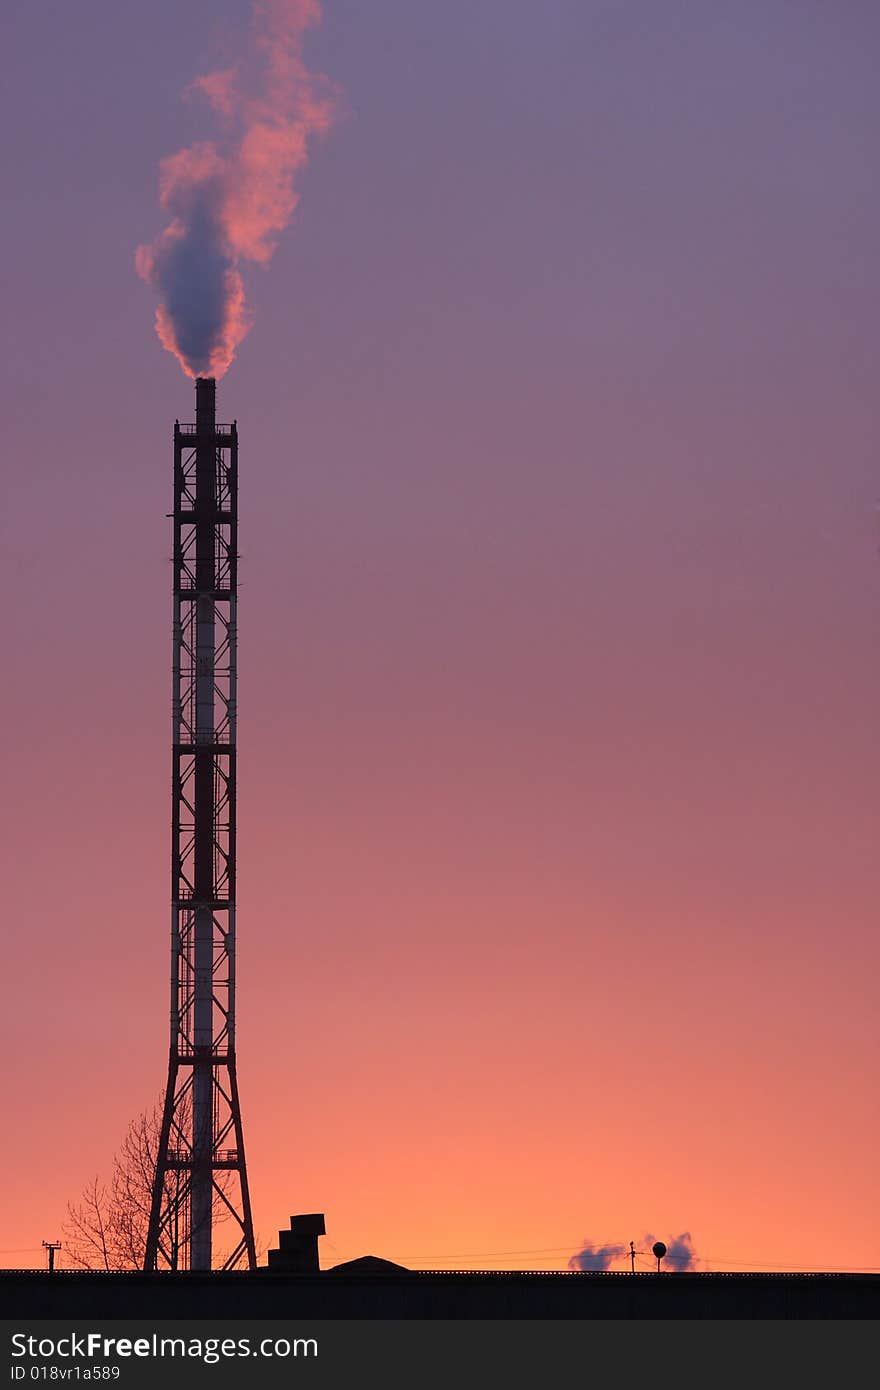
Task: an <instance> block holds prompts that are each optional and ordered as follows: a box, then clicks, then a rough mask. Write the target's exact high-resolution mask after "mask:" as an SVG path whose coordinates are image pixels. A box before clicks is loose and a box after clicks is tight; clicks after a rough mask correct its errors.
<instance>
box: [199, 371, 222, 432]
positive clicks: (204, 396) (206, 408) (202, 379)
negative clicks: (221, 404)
mask: <svg viewBox="0 0 880 1390" xmlns="http://www.w3.org/2000/svg"><path fill="white" fill-rule="evenodd" d="M216 401H217V383H216V381H215V380H214V378H213V377H212V376H197V377H196V429H197V430H198V432H199V434H201V433H202V432H203V431H204V432H205V433H207V434H213V433H214V423H215V415H216Z"/></svg>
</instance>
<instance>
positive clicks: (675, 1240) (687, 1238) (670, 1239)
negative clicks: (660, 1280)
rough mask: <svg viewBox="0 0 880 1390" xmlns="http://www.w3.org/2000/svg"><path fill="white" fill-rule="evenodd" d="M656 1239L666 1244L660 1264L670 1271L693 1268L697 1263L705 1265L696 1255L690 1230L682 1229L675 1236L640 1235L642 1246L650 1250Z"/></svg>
mask: <svg viewBox="0 0 880 1390" xmlns="http://www.w3.org/2000/svg"><path fill="white" fill-rule="evenodd" d="M658 1239H659V1240H662V1241H663V1244H664V1245H665V1246H666V1254H665V1255H664V1256H663V1260H662V1264H663V1265H664V1266H665V1267H666V1268H667V1269H668V1270H669V1271H671V1272H672V1273H675V1274H681V1273H683V1272H684V1271H685V1270H695V1269H696V1268H697V1265H698V1264H703V1265H705V1261H704V1260H700V1259H699V1258H698V1256H697V1253H696V1251H695V1249H694V1242H693V1237H692V1236H691V1233H690V1231H682V1232H681V1234H680V1235H677V1236H659V1237H658V1236H652V1235H645V1236H643V1237H642V1248H643V1249H645V1250H650V1249H651V1247H652V1245H654V1243H655V1242H656V1241H657V1240H658Z"/></svg>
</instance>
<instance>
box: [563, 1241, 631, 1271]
mask: <svg viewBox="0 0 880 1390" xmlns="http://www.w3.org/2000/svg"><path fill="white" fill-rule="evenodd" d="M625 1253H626V1252H625V1247H624V1246H622V1245H594V1244H593V1242H592V1241H590V1240H587V1239H586V1238H584V1240H583V1242H582V1248H581V1249H580V1250H578V1252H577V1254H576V1255H572V1257H571V1259H570V1260H569V1262H568V1267H569V1269H580V1270H602V1269H610V1267H611V1265H612V1263H613V1262H614V1261H615V1260H619V1259H620V1258H621V1257H622V1256H623V1255H624V1254H625Z"/></svg>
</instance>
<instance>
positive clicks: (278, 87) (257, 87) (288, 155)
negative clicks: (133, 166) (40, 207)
mask: <svg viewBox="0 0 880 1390" xmlns="http://www.w3.org/2000/svg"><path fill="white" fill-rule="evenodd" d="M320 18H321V6H320V4H319V3H318V0H256V3H255V4H254V10H253V19H252V24H251V29H250V33H249V37H248V42H247V44H245V45H244V48H243V55H242V57H241V59H240V60H239V61H238V62H236V63H235V64H234V65H233V66H231V67H227V68H223V69H219V70H218V71H216V72H211V73H208V74H205V75H204V76H202V77H199V78H197V79H196V81H195V82H194V83H193V89H194V90H195V91H197V92H198V93H200V94H201V95H202V96H203V97H204V98H205V99H206V100H207V101H208V102H209V104H210V106H211V108H212V109H213V111H214V112H215V114H216V117H217V119H218V122H219V123H220V125H221V126H222V128H223V134H222V135H221V136H220V137H219V138H218V139H216V140H206V141H202V142H199V143H197V144H193V145H189V146H187V148H186V149H182V150H179V151H178V152H177V153H176V154H173V155H170V156H169V157H168V158H167V159H163V160H162V163H161V166H160V179H159V198H160V202H161V205H162V207H163V209H164V210H165V211H166V212H167V213H168V214H169V216H170V218H171V220H170V222H169V224H168V226H167V227H166V228H165V230H164V231H163V232H162V233H161V234H160V235H159V236H158V237H157V238H156V240H155V241H153V242H151V243H149V244H147V245H143V246H139V247H138V249H137V253H136V256H135V265H136V267H137V271H138V274H139V275H140V276H141V277H142V278H143V279H144V280H146V281H147V283H148V284H150V285H152V286H153V288H154V289H155V290H156V291H157V292H158V294H159V300H160V303H159V307H158V309H157V311H156V331H157V333H158V334H159V338H160V340H161V342H162V345H163V347H166V348H167V349H168V351H169V352H173V353H174V355H175V357H176V358H177V359H178V361H179V362H180V364H181V366H182V367H183V369H184V371H185V372H187V373H188V375H189V376H221V375H222V374H223V373H224V372H225V371H226V369H227V368H228V366H229V364H230V363H231V362H232V359H233V358H234V356H235V351H236V348H237V347H238V345H239V343H240V342H241V341H242V339H243V338H244V336H245V334H246V333H247V332H248V330H249V328H250V326H251V323H250V315H249V313H248V309H247V305H246V302H245V293H244V284H243V281H242V275H241V266H242V264H243V263H246V262H248V261H250V262H254V263H255V264H257V265H263V266H264V265H266V264H268V262H269V261H270V260H271V257H272V253H273V252H274V250H275V247H276V244H277V239H278V236H279V234H280V233H281V232H282V231H283V229H284V228H285V227H286V226H287V223H288V222H289V221H290V219H291V217H292V215H293V212H294V209H295V208H296V205H297V202H298V197H299V195H298V193H297V191H296V188H295V180H296V176H297V173H298V172H299V170H300V169H301V168H302V167H303V165H304V164H305V162H306V159H307V156H308V145H309V140H310V137H311V136H313V135H315V134H319V133H321V132H323V131H325V130H326V129H327V128H328V126H329V125H330V122H331V120H332V116H333V109H334V94H333V91H332V89H331V87H330V84H329V83H328V82H327V80H326V79H325V78H323V77H321V76H318V75H316V74H314V73H310V72H309V71H308V69H307V68H306V66H305V63H304V61H303V54H302V47H303V40H304V37H305V33H306V31H307V30H308V29H309V28H310V27H312V26H313V25H315V24H317V23H318V21H319V20H320Z"/></svg>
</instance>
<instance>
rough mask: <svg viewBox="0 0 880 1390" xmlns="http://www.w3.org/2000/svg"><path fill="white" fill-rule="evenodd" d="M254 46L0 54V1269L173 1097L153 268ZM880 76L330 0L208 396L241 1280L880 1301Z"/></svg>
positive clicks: (61, 20) (738, 30)
mask: <svg viewBox="0 0 880 1390" xmlns="http://www.w3.org/2000/svg"><path fill="white" fill-rule="evenodd" d="M248 10H249V5H248V3H246V0H210V3H208V0H190V3H188V4H186V5H184V6H181V5H179V4H177V3H172V0H153V3H151V4H150V5H142V6H131V5H119V4H118V3H115V0H80V3H78V4H77V5H76V6H54V5H52V6H50V5H48V4H45V3H34V0H27V3H25V0H9V3H7V5H6V6H5V17H4V21H3V30H4V34H3V37H4V52H5V54H6V71H5V82H4V87H5V92H4V96H3V101H4V103H5V111H4V126H5V129H6V130H7V131H8V132H9V131H11V132H13V136H14V138H13V140H12V143H11V146H10V148H9V155H8V163H7V168H6V171H5V174H4V180H3V192H4V199H3V203H4V214H3V220H4V242H5V257H4V270H5V280H6V286H5V292H4V300H5V313H4V323H3V332H4V336H5V343H4V354H3V355H4V364H5V371H4V373H3V382H2V386H0V411H2V419H3V434H4V455H5V461H4V475H5V487H4V491H5V503H4V506H3V509H2V516H0V525H2V528H3V543H2V567H3V574H2V583H3V592H4V594H5V596H6V603H5V619H4V653H5V659H4V668H5V676H4V681H3V704H4V711H5V717H4V725H5V729H6V746H5V750H4V758H3V762H4V784H5V793H4V796H3V799H2V816H3V826H2V844H3V858H4V874H3V879H4V895H3V896H4V915H5V923H6V926H5V932H4V940H5V945H4V951H5V961H4V964H5V969H4V972H3V977H4V981H3V985H2V991H3V1009H2V1028H3V1033H4V1056H5V1058H6V1065H5V1067H4V1093H5V1100H4V1113H5V1115H6V1118H7V1125H6V1127H5V1128H6V1136H5V1142H4V1144H3V1147H2V1153H0V1165H2V1169H3V1172H2V1176H0V1191H2V1192H3V1194H4V1197H3V1203H2V1228H0V1260H2V1262H3V1263H4V1264H7V1265H34V1264H41V1263H42V1255H43V1252H42V1251H40V1250H39V1244H40V1241H41V1240H42V1239H44V1238H50V1237H53V1238H54V1237H56V1236H57V1235H58V1234H59V1231H60V1227H61V1223H62V1219H63V1216H64V1209H65V1203H66V1201H67V1200H68V1199H69V1198H75V1197H76V1196H77V1195H78V1193H79V1192H80V1190H81V1188H82V1186H83V1184H84V1183H85V1182H86V1181H87V1180H89V1179H90V1178H91V1177H92V1176H93V1175H94V1174H95V1173H96V1172H107V1171H108V1170H109V1166H110V1160H111V1156H112V1154H113V1151H114V1149H115V1148H116V1146H117V1145H118V1143H119V1141H120V1139H121V1138H122V1135H123V1133H124V1131H125V1128H126V1126H127V1124H128V1121H129V1119H130V1118H131V1117H132V1116H133V1115H134V1114H135V1113H136V1112H137V1111H139V1110H140V1109H142V1108H143V1107H144V1106H145V1105H148V1104H150V1103H151V1102H152V1101H153V1100H154V1098H155V1097H156V1096H157V1095H158V1093H159V1092H160V1090H161V1088H162V1086H163V1084H164V1081H165V1072H166V1066H167V1047H168V1034H167V1019H168V998H167V995H168V932H169V909H168V899H169V867H168V859H169V828H168V827H169V815H170V800H169V798H170V792H169V785H170V749H169V741H170V656H171V634H170V615H171V605H170V584H171V566H170V564H169V555H170V544H171V531H170V522H169V521H168V520H166V515H165V514H166V513H167V512H168V511H169V510H170V507H171V504H172V495H171V465H172V437H171V436H172V425H173V422H174V419H175V417H179V418H180V419H182V420H187V419H191V418H193V399H192V389H191V385H190V383H189V382H188V381H187V380H186V379H185V378H184V376H183V375H182V374H181V372H180V369H179V367H178V366H177V364H176V363H175V362H174V361H173V359H172V358H171V357H170V356H169V355H168V354H167V353H165V352H163V351H162V349H161V347H160V346H159V343H158V342H157V340H156V337H155V334H154V331H153V326H152V319H153V313H154V308H155V299H154V296H153V295H152V293H151V291H150V290H149V288H148V287H147V286H145V285H144V284H143V283H142V282H141V281H139V280H138V278H137V277H136V275H135V272H134V265H133V258H134V250H135V247H136V246H137V245H138V244H139V243H140V242H143V241H145V240H148V239H149V238H151V237H153V236H155V235H156V233H157V232H158V231H159V230H160V229H161V227H162V225H163V218H162V215H161V213H160V210H159V207H158V200H157V166H158V161H159V159H160V157H162V156H163V155H165V154H168V153H170V152H172V151H174V150H175V149H177V148H179V147H180V146H181V145H182V144H184V143H186V142H187V141H189V140H191V139H194V138H198V137H199V136H202V135H205V134H209V133H210V123H209V120H208V117H207V116H206V114H205V112H204V109H203V108H201V107H200V106H199V105H198V103H194V102H187V101H183V100H181V93H182V92H183V89H184V88H185V87H186V85H187V84H188V83H189V82H190V81H191V80H192V78H193V77H194V76H195V75H196V74H197V73H198V72H202V71H205V70H207V68H208V67H209V66H211V65H212V64H213V63H214V62H215V60H216V57H217V53H218V51H219V50H220V49H221V48H222V45H223V43H228V42H229V41H230V35H234V34H235V32H236V31H237V30H239V29H240V27H241V26H242V25H243V24H244V23H245V22H246V18H247V14H248ZM218 34H219V36H220V37H219V38H218ZM224 35H225V37H224ZM878 44H880V8H878V7H877V6H876V5H873V4H869V3H861V0H842V3H830V0H829V3H820V0H802V3H798V4H793V3H787V2H786V0H736V3H727V0H725V2H724V3H722V2H721V0H664V3H661V4H658V3H656V0H615V2H612V0H549V2H548V3H546V4H536V3H534V0H532V3H525V2H524V0H445V3H443V4H430V5H428V4H413V3H412V0H371V3H370V4H369V5H365V4H363V3H357V0H326V4H325V19H324V23H323V25H322V27H321V29H320V30H319V31H317V32H316V33H315V34H314V35H313V36H312V38H311V39H310V41H309V45H308V50H307V51H308V55H309V60H310V62H311V64H312V65H313V66H314V67H316V68H318V69H320V70H322V71H324V72H326V73H327V74H329V75H330V77H331V78H332V79H333V80H334V81H336V82H337V83H339V84H340V85H341V87H342V89H343V91H344V115H343V117H342V119H341V120H340V121H339V122H338V123H337V125H336V128H335V129H334V131H333V132H332V133H331V134H330V135H329V136H328V137H327V138H326V139H325V140H324V141H323V142H322V143H321V144H320V145H319V146H318V147H316V149H315V151H314V154H313V157H312V160H311V163H310V166H309V169H308V170H307V172H306V174H305V176H304V177H303V179H302V180H301V188H302V195H303V196H302V203H301V206H300V208H299V210H298V212H297V215H296V218H295V222H294V225H293V227H292V228H291V229H289V231H288V233H287V234H286V235H285V237H284V238H283V240H282V242H281V245H280V248H279V250H278V252H277V254H276V256H275V259H274V262H273V263H272V265H271V267H270V268H269V269H268V270H267V271H259V270H256V271H253V272H252V273H251V274H250V276H249V279H248V292H249V296H250V299H251V302H252V304H253V306H254V308H255V310H256V324H255V327H254V329H253V331H252V333H251V335H250V337H249V338H248V339H247V341H246V342H245V344H244V346H243V348H242V349H241V353H240V357H239V360H238V361H237V362H236V363H235V364H234V365H233V367H232V369H231V370H230V372H229V373H228V375H227V376H226V377H225V378H224V379H223V381H222V382H221V384H220V388H219V415H220V418H221V419H229V418H232V417H233V416H235V417H237V418H238V421H239V427H240V432H241V552H242V562H241V571H240V574H241V602H240V726H239V740H240V774H239V778H240V780H239V826H240V831H239V840H240V858H239V1009H238V1027H239V1076H240V1083H241V1089H242V1100H243V1106H244V1119H245V1133H246V1141H247V1146H248V1163H249V1173H250V1180H251V1189H252V1193H253V1199H254V1205H255V1222H256V1225H257V1228H258V1234H259V1236H260V1237H261V1238H262V1240H263V1241H264V1242H265V1243H274V1239H275V1235H276V1233H277V1230H278V1228H279V1226H281V1225H286V1223H287V1220H288V1217H289V1215H290V1214H291V1212H294V1211H313V1210H322V1211H325V1212H326V1214H327V1228H328V1233H329V1234H328V1238H327V1241H325V1242H324V1245H323V1251H324V1255H323V1258H324V1261H325V1262H326V1263H333V1262H335V1260H336V1259H339V1258H348V1257H350V1256H355V1255H359V1254H364V1253H368V1252H371V1253H375V1254H378V1255H383V1256H385V1257H388V1258H392V1259H400V1260H401V1261H402V1262H403V1263H413V1264H419V1265H422V1266H425V1267H427V1266H431V1265H444V1264H445V1265H450V1266H452V1267H455V1266H461V1265H474V1266H485V1267H492V1266H498V1267H511V1266H515V1267H516V1266H518V1267H530V1266H536V1267H543V1268H553V1267H557V1266H558V1267H564V1266H565V1264H566V1262H567V1260H568V1257H569V1255H570V1254H572V1252H574V1251H575V1250H576V1249H577V1248H578V1247H579V1246H580V1244H581V1243H582V1241H583V1239H584V1238H591V1239H592V1240H594V1241H596V1242H599V1243H607V1242H612V1241H627V1242H628V1241H629V1239H630V1238H634V1239H635V1240H636V1241H637V1242H638V1241H639V1239H640V1237H641V1235H642V1233H643V1232H645V1231H647V1230H650V1231H652V1232H654V1233H655V1234H656V1235H658V1236H664V1237H665V1236H666V1235H667V1234H672V1233H677V1232H680V1231H682V1230H689V1231H691V1232H692V1235H693V1239H694V1244H695V1247H696V1250H697V1253H698V1255H699V1256H700V1257H702V1258H703V1259H705V1260H707V1261H708V1263H709V1264H710V1265H712V1266H714V1267H725V1266H729V1267H732V1268H733V1267H743V1266H747V1265H755V1266H761V1265H771V1266H781V1267H785V1266H793V1267H796V1266H806V1267H820V1268H821V1267H849V1268H861V1267H868V1266H878V1265H880V1230H878V1222H877V1201H876V1198H877V1189H876V1179H875V1166H876V1161H875V1154H876V1149H877V1144H878V1139H880V1133H878V1130H880V1123H878V1114H877V1109H876V1101H875V1094H876V1075H877V1064H878V1055H877V1032H876V1023H877V1018H876V980H877V970H878V964H880V960H878V956H880V947H878V936H877V931H876V903H877V899H878V887H880V884H878V871H877V851H876V846H877V815H876V812H877V786H878V778H880V765H878V736H877V727H878V726H877V703H878V670H877V636H878V634H877V584H878V563H880V562H878V555H877V549H878V528H877V524H876V514H875V504H876V499H877V495H878V489H877V482H876V462H875V453H876V435H877V426H878V408H877V400H878V389H877V388H878V381H877V353H876V347H877V323H878V317H880V315H878V310H880V303H878V273H877V247H878V243H880V183H878V180H877V142H878V131H880V88H878V84H877V81H876V54H877V51H878ZM501 1252H505V1253H501ZM506 1252H514V1253H506Z"/></svg>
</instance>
